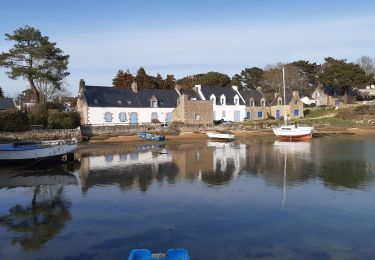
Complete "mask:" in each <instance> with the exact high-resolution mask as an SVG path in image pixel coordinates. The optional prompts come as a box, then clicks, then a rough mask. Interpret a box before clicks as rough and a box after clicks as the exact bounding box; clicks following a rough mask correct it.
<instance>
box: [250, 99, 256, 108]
mask: <svg viewBox="0 0 375 260" xmlns="http://www.w3.org/2000/svg"><path fill="white" fill-rule="evenodd" d="M249 103H250V106H251V107H254V106H255V101H254V99H253V98H251V99H250V102H249Z"/></svg>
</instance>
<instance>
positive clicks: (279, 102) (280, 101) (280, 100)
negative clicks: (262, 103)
mask: <svg viewBox="0 0 375 260" xmlns="http://www.w3.org/2000/svg"><path fill="white" fill-rule="evenodd" d="M277 104H278V105H279V106H281V105H282V104H283V100H282V99H281V97H279V98H278V99H277Z"/></svg>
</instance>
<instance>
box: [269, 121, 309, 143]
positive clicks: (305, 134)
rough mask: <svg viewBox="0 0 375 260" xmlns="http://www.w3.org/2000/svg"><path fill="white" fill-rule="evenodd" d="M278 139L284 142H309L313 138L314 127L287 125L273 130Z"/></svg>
mask: <svg viewBox="0 0 375 260" xmlns="http://www.w3.org/2000/svg"><path fill="white" fill-rule="evenodd" d="M272 130H273V132H274V134H275V135H276V137H277V139H279V140H282V141H308V140H311V138H312V133H313V131H314V128H313V127H309V126H294V125H285V126H281V127H278V128H273V129H272Z"/></svg>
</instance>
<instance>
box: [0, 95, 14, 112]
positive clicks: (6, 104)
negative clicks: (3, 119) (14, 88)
mask: <svg viewBox="0 0 375 260" xmlns="http://www.w3.org/2000/svg"><path fill="white" fill-rule="evenodd" d="M15 110H16V105H15V104H14V101H13V99H11V98H0V112H1V111H15Z"/></svg>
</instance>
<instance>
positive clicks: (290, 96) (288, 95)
mask: <svg viewBox="0 0 375 260" xmlns="http://www.w3.org/2000/svg"><path fill="white" fill-rule="evenodd" d="M279 97H281V98H282V100H283V103H284V97H283V95H281V94H279V95H277V96H276V98H274V99H273V100H272V102H271V104H270V105H271V106H277V100H278V99H279ZM292 99H293V93H286V94H285V102H286V104H287V105H288V104H290V102H291V101H292Z"/></svg>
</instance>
